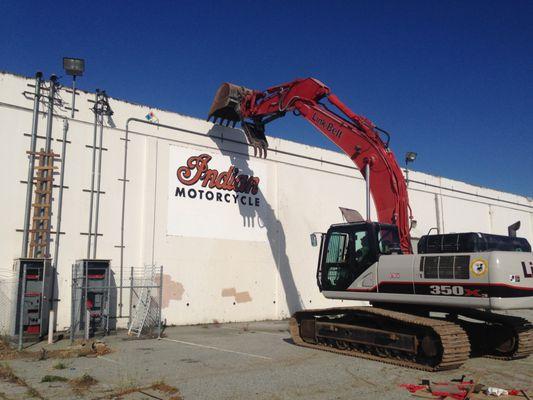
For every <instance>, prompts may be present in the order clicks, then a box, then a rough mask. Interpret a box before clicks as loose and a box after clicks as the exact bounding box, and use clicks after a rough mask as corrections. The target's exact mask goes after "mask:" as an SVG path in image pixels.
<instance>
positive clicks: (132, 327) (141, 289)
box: [128, 265, 163, 337]
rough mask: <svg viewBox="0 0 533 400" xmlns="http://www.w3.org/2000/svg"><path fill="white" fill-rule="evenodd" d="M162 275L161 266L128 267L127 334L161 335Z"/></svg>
mask: <svg viewBox="0 0 533 400" xmlns="http://www.w3.org/2000/svg"><path fill="white" fill-rule="evenodd" d="M162 277H163V267H162V266H156V265H145V266H144V267H142V268H133V267H132V268H131V269H130V277H129V279H130V287H129V289H130V302H129V304H130V309H129V314H128V315H129V318H128V334H129V335H134V336H141V335H147V336H152V337H155V336H157V337H160V336H161V329H162V321H161V303H162V296H163V290H162V286H163V279H162Z"/></svg>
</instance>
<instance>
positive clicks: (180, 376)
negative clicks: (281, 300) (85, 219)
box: [0, 321, 533, 400]
mask: <svg viewBox="0 0 533 400" xmlns="http://www.w3.org/2000/svg"><path fill="white" fill-rule="evenodd" d="M165 335H166V337H165V338H163V339H160V340H157V339H144V340H132V339H130V338H128V337H127V336H126V335H125V333H124V332H119V333H118V334H117V335H113V336H108V337H106V338H104V341H105V342H106V343H107V344H108V346H109V347H110V348H111V349H112V350H113V352H112V353H109V354H106V355H103V356H99V357H96V358H87V357H81V358H72V359H65V360H58V359H46V360H43V361H35V360H23V359H16V360H8V361H4V362H0V365H3V367H4V369H6V368H7V369H11V370H12V373H13V374H14V375H15V376H17V377H18V378H21V379H22V380H23V381H24V383H21V382H13V379H12V380H11V383H10V382H7V380H6V379H4V380H3V381H2V380H1V379H0V399H9V400H14V399H27V398H29V397H30V396H31V395H33V396H35V397H36V398H44V399H72V398H73V399H75V398H86V399H105V398H109V399H113V398H122V399H126V400H133V399H165V400H168V399H174V400H177V399H187V400H189V399H205V400H208V399H232V400H233V399H235V400H236V399H252V398H253V399H269V400H271V399H306V400H312V399H370V398H374V399H377V398H379V399H408V398H411V399H414V397H413V396H412V395H411V394H410V393H409V392H407V391H406V390H405V389H403V388H400V387H399V385H400V384H402V383H419V382H420V380H421V379H424V378H428V379H431V380H436V381H446V380H449V379H452V378H457V377H460V376H461V375H463V374H465V375H467V377H469V378H470V377H479V378H480V382H481V383H483V384H485V385H493V386H497V387H506V388H524V389H531V390H532V392H530V393H532V394H533V356H532V357H529V358H527V359H523V360H516V361H507V362H506V361H498V360H491V359H484V358H477V359H471V360H469V361H467V362H466V364H465V365H464V366H463V368H461V369H458V370H454V371H449V372H439V373H428V372H423V371H417V370H411V369H404V368H399V367H395V366H390V365H386V364H381V363H378V362H374V361H367V360H363V359H359V358H353V357H347V356H341V355H335V354H332V353H328V352H321V351H315V350H311V349H306V348H302V347H298V346H295V345H294V344H293V343H292V342H291V340H290V335H289V333H288V322H287V321H269V322H251V323H236V324H216V325H203V326H185V327H171V328H167V329H166V331H165ZM67 344H68V341H66V340H64V341H60V342H58V343H57V344H54V345H53V346H52V348H57V347H64V346H66V345H67ZM41 346H45V347H46V345H36V346H33V348H34V349H35V350H38V349H39V347H41ZM59 362H61V363H62V364H64V365H60V367H64V368H63V369H56V368H57V367H58V363H59ZM54 366H55V367H56V368H54ZM45 375H55V376H60V377H64V378H66V379H68V380H71V379H76V378H78V379H79V378H80V377H82V376H83V375H86V377H87V376H89V378H90V377H92V378H94V379H95V380H96V381H91V380H90V379H89V382H88V384H87V385H85V386H83V385H82V386H81V388H80V387H76V385H73V384H72V383H70V382H45V383H42V382H41V380H42V378H43V377H44V376H45ZM154 383H158V385H156V386H154ZM173 388H175V389H173ZM176 389H177V391H176ZM120 393H123V395H120V396H119V394H120ZM515 398H516V399H520V397H515Z"/></svg>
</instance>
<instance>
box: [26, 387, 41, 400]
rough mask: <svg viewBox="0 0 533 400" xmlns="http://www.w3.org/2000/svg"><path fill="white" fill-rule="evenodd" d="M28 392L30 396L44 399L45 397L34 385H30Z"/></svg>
mask: <svg viewBox="0 0 533 400" xmlns="http://www.w3.org/2000/svg"><path fill="white" fill-rule="evenodd" d="M26 394H27V395H28V396H29V397H36V398H38V399H42V398H43V397H42V396H41V394H40V393H39V392H38V391H37V390H36V389H34V388H32V387H28V390H27V391H26Z"/></svg>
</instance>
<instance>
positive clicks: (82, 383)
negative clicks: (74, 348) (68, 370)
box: [69, 374, 98, 395]
mask: <svg viewBox="0 0 533 400" xmlns="http://www.w3.org/2000/svg"><path fill="white" fill-rule="evenodd" d="M69 384H70V387H71V388H72V391H73V392H74V393H76V394H79V395H81V394H83V393H85V392H86V391H87V390H89V389H90V388H91V387H92V386H95V385H97V384H98V381H97V380H96V379H94V378H93V377H92V376H91V375H89V374H83V375H82V376H80V377H79V378H74V379H71V380H70V381H69Z"/></svg>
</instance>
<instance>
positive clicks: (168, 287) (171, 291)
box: [162, 274, 185, 308]
mask: <svg viewBox="0 0 533 400" xmlns="http://www.w3.org/2000/svg"><path fill="white" fill-rule="evenodd" d="M183 293H185V289H184V288H183V285H182V284H181V283H180V282H175V281H173V280H172V277H171V276H170V275H169V274H163V304H162V308H167V307H168V306H169V305H170V300H177V301H179V300H181V299H182V297H183Z"/></svg>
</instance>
